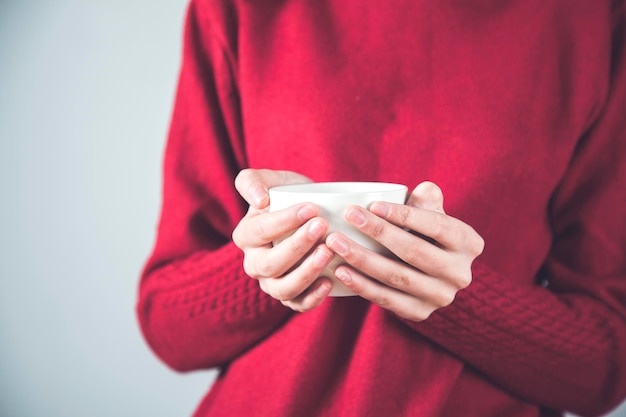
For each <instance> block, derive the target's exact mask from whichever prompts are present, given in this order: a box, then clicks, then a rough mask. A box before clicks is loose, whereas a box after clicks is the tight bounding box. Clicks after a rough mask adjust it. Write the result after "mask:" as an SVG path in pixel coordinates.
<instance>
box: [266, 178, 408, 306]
mask: <svg viewBox="0 0 626 417" xmlns="http://www.w3.org/2000/svg"><path fill="white" fill-rule="evenodd" d="M269 196H270V211H278V210H282V209H285V208H287V207H290V206H293V205H295V204H300V203H305V202H308V203H313V204H315V205H316V206H317V207H318V208H319V212H320V214H319V216H320V217H323V218H324V219H326V221H327V222H328V225H329V229H328V233H329V234H330V233H333V232H340V233H342V234H344V235H345V236H347V237H348V238H350V239H352V240H354V241H355V242H357V243H359V244H360V245H362V246H364V247H366V248H368V249H370V250H373V251H375V252H377V253H381V254H383V255H385V254H388V251H387V249H385V248H384V247H383V246H382V245H380V244H379V243H378V242H376V241H374V240H373V239H371V238H370V237H368V236H366V235H364V234H363V233H361V232H360V231H358V230H357V229H356V228H354V227H353V226H352V225H350V224H349V223H348V222H346V221H345V220H344V212H345V210H346V208H348V207H349V206H352V205H356V206H361V207H364V208H367V207H368V206H369V205H370V204H371V203H373V202H375V201H385V202H389V203H396V204H404V202H405V200H406V196H407V187H406V186H405V185H401V184H392V183H383V182H318V183H307V184H292V185H281V186H277V187H272V188H270V190H269ZM286 237H287V236H284V237H283V238H282V239H285V238H286ZM324 238H325V237H324ZM282 239H280V240H278V241H276V242H274V243H275V244H278V243H279V242H280V241H282ZM341 263H342V259H341V258H340V257H339V256H335V258H334V259H333V260H332V261H331V263H330V265H329V266H328V267H327V268H326V269H325V270H324V272H323V273H322V275H321V276H325V277H328V278H330V279H331V280H332V282H333V289H332V291H331V292H330V295H331V296H335V297H344V296H351V295H355V294H354V293H353V292H352V291H350V290H348V289H347V288H346V287H345V286H344V285H343V284H342V283H341V282H339V281H338V280H337V279H336V278H335V274H334V270H335V268H336V267H337V266H338V265H340V264H341Z"/></svg>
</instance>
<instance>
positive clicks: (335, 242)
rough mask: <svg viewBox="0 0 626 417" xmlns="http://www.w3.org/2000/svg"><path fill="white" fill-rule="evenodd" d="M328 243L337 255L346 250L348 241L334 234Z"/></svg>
mask: <svg viewBox="0 0 626 417" xmlns="http://www.w3.org/2000/svg"><path fill="white" fill-rule="evenodd" d="M328 245H329V246H330V248H331V249H332V250H334V251H335V252H336V253H338V254H339V255H343V254H345V253H347V252H348V242H346V241H345V240H344V239H343V238H340V237H337V236H335V237H334V238H333V239H331V240H330V242H328Z"/></svg>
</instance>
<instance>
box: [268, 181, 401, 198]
mask: <svg viewBox="0 0 626 417" xmlns="http://www.w3.org/2000/svg"><path fill="white" fill-rule="evenodd" d="M333 189H334V190H333ZM407 189H408V188H407V186H406V185H403V184H397V183H391V182H379V181H337V182H333V181H327V182H310V183H301V184H288V185H278V186H275V187H272V188H270V189H269V191H270V192H273V193H276V192H277V193H287V194H297V193H302V194H326V195H328V194H336V195H339V194H371V193H381V192H395V191H406V190H407Z"/></svg>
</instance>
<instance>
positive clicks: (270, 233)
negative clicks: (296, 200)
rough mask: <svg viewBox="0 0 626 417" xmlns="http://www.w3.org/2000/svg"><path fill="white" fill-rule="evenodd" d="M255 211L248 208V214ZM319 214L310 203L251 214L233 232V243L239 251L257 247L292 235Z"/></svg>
mask: <svg viewBox="0 0 626 417" xmlns="http://www.w3.org/2000/svg"><path fill="white" fill-rule="evenodd" d="M253 211H256V209H253V208H252V207H251V208H250V212H253ZM318 214H319V210H318V208H317V206H315V205H313V204H311V203H304V204H298V205H295V206H293V207H288V208H286V209H284V210H279V211H275V212H271V213H269V212H263V213H259V212H256V213H253V214H252V215H250V216H246V217H244V218H243V219H241V221H240V222H239V224H238V225H237V227H236V228H235V230H234V231H233V235H232V238H233V242H234V243H235V245H236V246H237V247H239V248H241V249H246V248H252V247H259V246H264V245H268V244H271V243H272V242H274V241H276V240H279V239H281V238H283V237H284V236H286V235H288V234H291V233H293V232H294V231H295V230H296V229H298V228H299V227H301V226H302V225H303V224H304V223H305V222H306V221H308V220H310V219H312V218H313V217H315V216H317V215H318Z"/></svg>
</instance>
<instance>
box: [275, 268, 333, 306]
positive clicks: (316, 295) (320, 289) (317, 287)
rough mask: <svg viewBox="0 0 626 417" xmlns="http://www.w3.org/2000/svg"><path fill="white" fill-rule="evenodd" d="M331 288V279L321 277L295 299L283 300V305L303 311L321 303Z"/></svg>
mask: <svg viewBox="0 0 626 417" xmlns="http://www.w3.org/2000/svg"><path fill="white" fill-rule="evenodd" d="M332 289H333V284H332V282H331V280H330V279H328V278H326V277H321V278H318V279H317V280H316V281H315V282H314V283H313V284H311V286H309V288H307V289H306V290H305V291H304V292H303V293H302V294H300V295H299V296H298V297H296V298H295V299H293V300H291V301H284V302H283V305H285V306H287V307H289V308H291V309H292V310H295V311H298V312H301V313H303V312H305V311H309V310H312V309H314V308H315V307H317V306H319V305H320V304H322V302H323V301H324V300H325V299H326V297H328V294H330V291H331V290H332Z"/></svg>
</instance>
